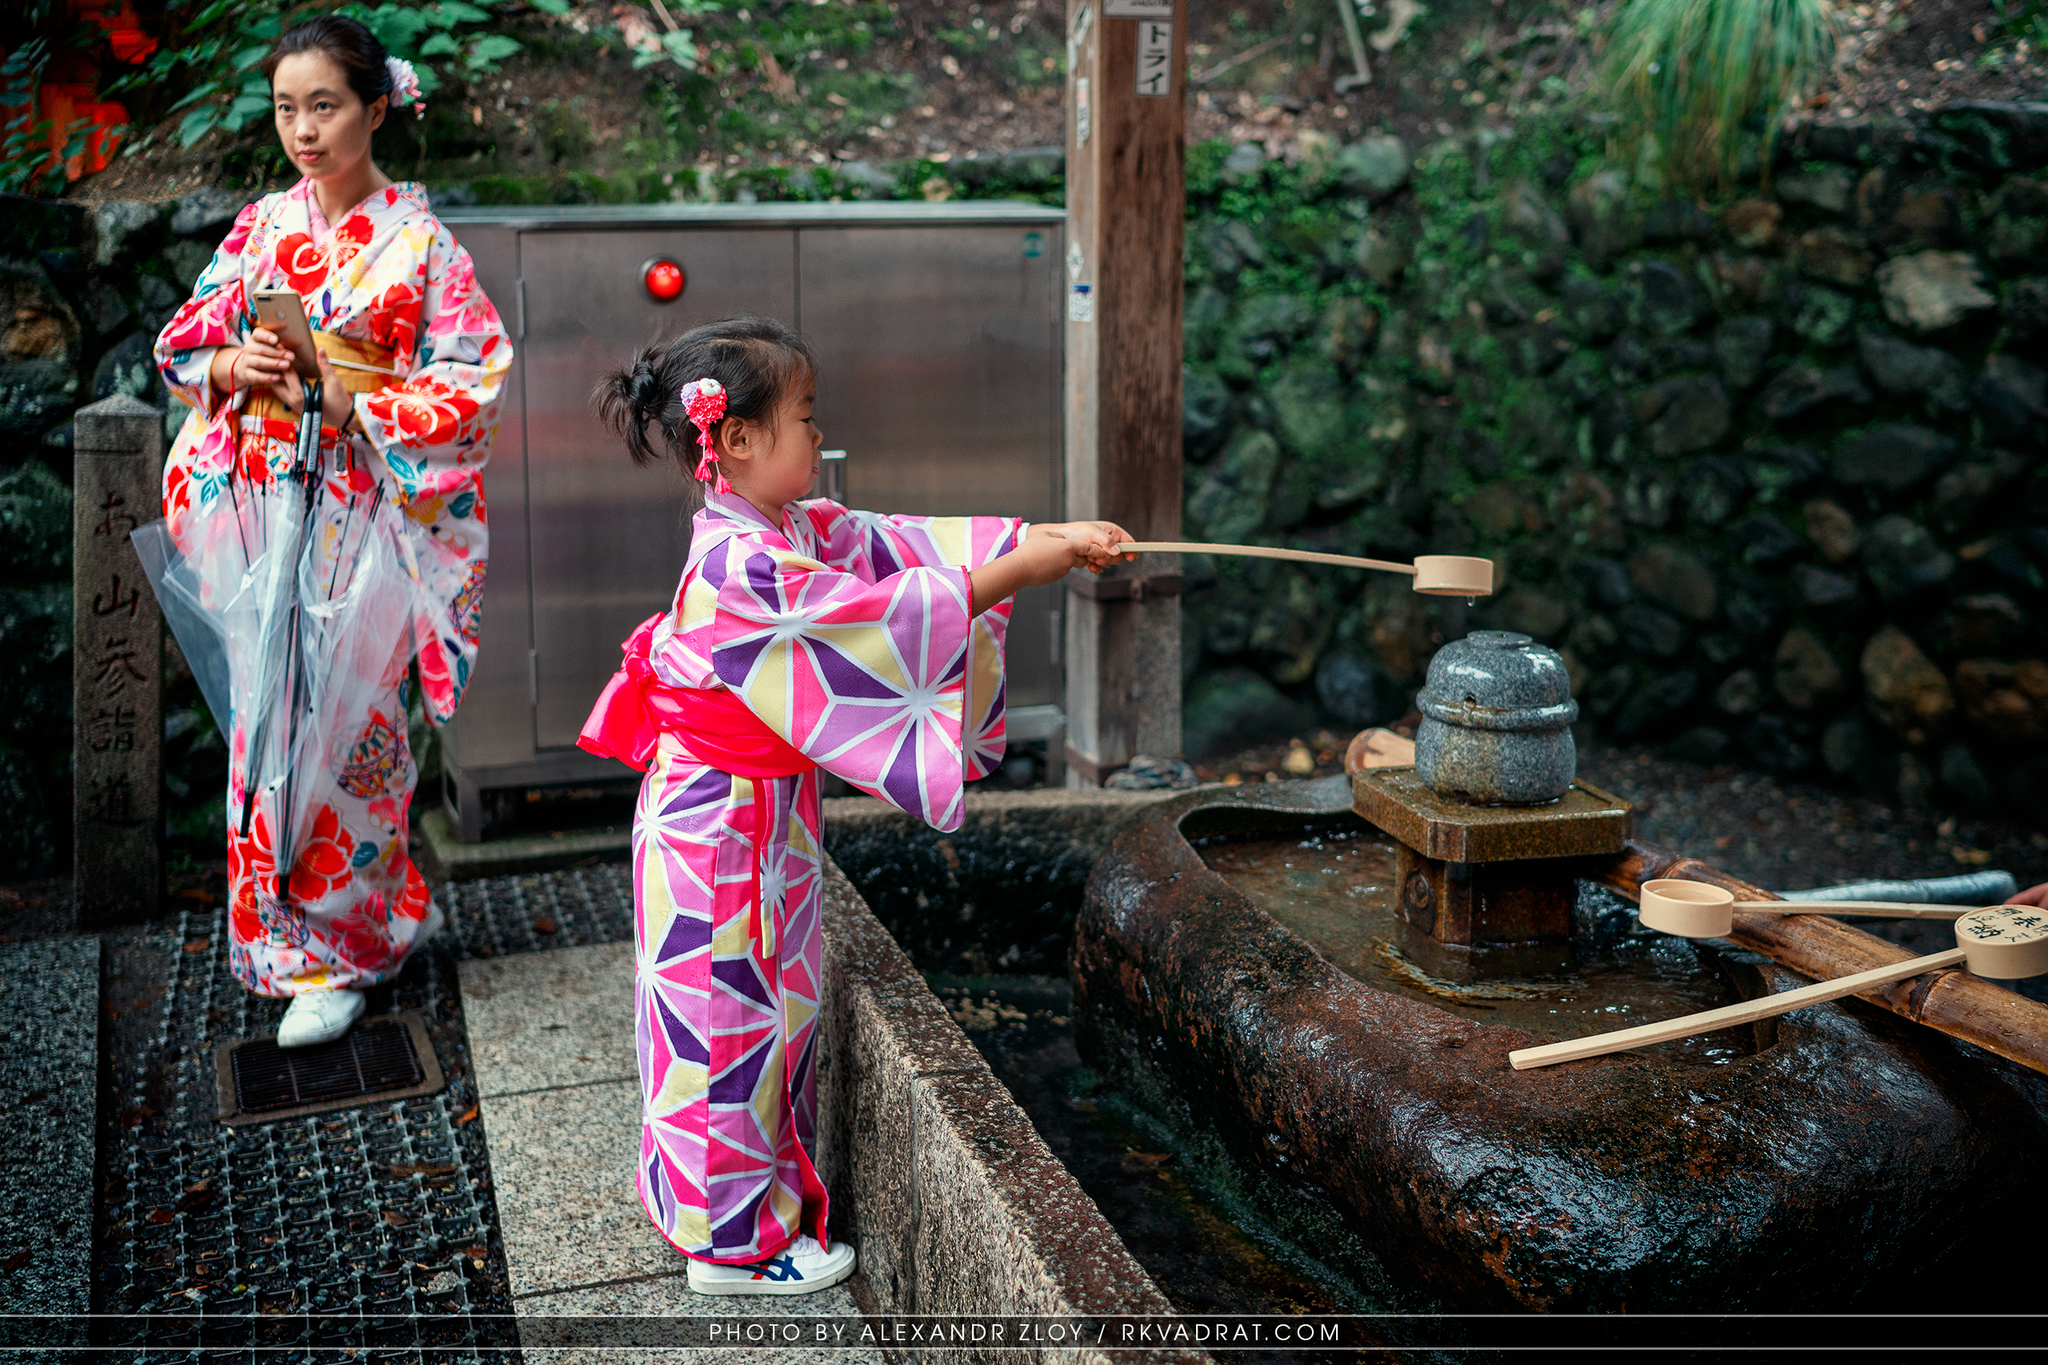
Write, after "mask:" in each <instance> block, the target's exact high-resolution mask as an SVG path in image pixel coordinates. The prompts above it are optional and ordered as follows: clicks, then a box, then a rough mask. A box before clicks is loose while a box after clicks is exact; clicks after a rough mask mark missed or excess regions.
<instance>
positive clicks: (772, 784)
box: [586, 492, 1024, 1264]
mask: <svg viewBox="0 0 2048 1365" xmlns="http://www.w3.org/2000/svg"><path fill="white" fill-rule="evenodd" d="M1023 532H1024V525H1023V523H1022V522H1019V521H1016V520H1014V519H1010V518H998V517H949V518H937V517H931V518H927V517H892V516H881V515H878V514H875V513H871V512H851V511H848V510H847V509H845V508H843V507H841V506H839V505H838V504H836V503H832V502H826V501H822V500H820V501H814V502H804V503H797V504H792V505H791V506H790V507H789V508H787V509H786V510H785V513H784V517H783V524H782V527H781V528H780V530H777V529H776V528H773V527H771V526H770V525H769V524H768V522H767V520H766V518H764V517H763V516H762V514H761V513H760V512H759V511H757V510H756V509H755V508H754V507H753V505H752V504H750V503H748V502H747V501H746V500H745V499H744V498H742V497H740V496H739V495H738V494H736V493H726V494H720V493H715V492H714V493H709V494H707V496H706V497H705V506H704V510H703V511H702V512H700V513H698V514H697V518H696V521H695V522H694V524H693V531H692V537H691V541H690V556H689V563H688V567H687V568H686V569H685V570H684V572H683V579H682V584H681V587H680V588H679V589H678V591H677V594H676V605H675V608H674V610H672V611H671V612H670V613H669V615H667V616H666V617H663V618H661V620H660V623H659V624H658V625H657V626H655V628H654V631H653V639H652V643H651V648H650V651H649V652H650V657H651V662H652V665H653V672H654V674H655V676H656V677H657V678H658V679H659V681H660V682H661V683H663V684H666V685H667V686H669V687H674V688H727V689H730V691H731V692H732V693H733V694H734V695H735V696H737V697H738V698H740V699H741V700H742V701H744V702H745V703H746V705H747V706H748V707H749V708H750V709H751V710H752V711H753V713H754V714H755V715H756V716H757V717H759V718H760V720H761V721H762V722H764V723H765V724H766V725H767V727H768V729H769V730H771V731H773V732H774V733H775V734H776V735H779V736H780V737H781V738H782V739H783V740H785V741H787V742H788V743H789V744H790V745H792V746H794V747H795V748H796V749H797V750H799V751H801V753H802V754H803V755H805V756H806V757H808V758H810V759H811V760H812V761H814V762H816V763H817V764H818V765H819V766H820V767H822V768H824V769H826V770H827V771H829V772H833V773H836V774H838V775H839V776H840V777H842V778H844V779H846V781H848V782H849V783H851V784H853V785H854V786H856V787H858V788H860V789H861V790H862V791H864V792H867V793H868V794H869V795H871V796H878V797H880V798H882V799H883V800H884V801H887V802H889V803H890V804H892V805H895V806H897V807H900V808H901V809H903V810H906V811H909V812H911V813H912V814H914V815H917V816H919V817H920V818H922V819H923V820H925V821H926V822H927V823H929V824H931V825H933V826H934V827H936V828H938V829H944V830H950V829H957V828H959V826H960V821H961V816H962V813H963V810H964V804H963V793H962V784H963V782H965V781H966V780H968V779H970V778H975V777H982V776H986V775H987V774H988V772H989V771H991V769H992V768H993V766H994V765H995V764H996V763H997V762H999V761H1000V760H1001V758H1002V753H1003V654H1002V651H1003V632H1004V629H1005V627H1006V626H1007V624H1008V620H1009V605H1008V603H1002V604H999V605H997V606H994V607H992V608H990V609H989V610H988V611H986V612H984V613H982V615H980V616H979V617H976V616H973V615H972V606H971V605H970V601H969V589H968V583H967V573H966V570H967V569H970V568H978V567H979V566H981V565H983V564H986V563H988V562H989V561H990V560H992V559H994V558H995V557H996V556H998V555H1000V554H1003V553H1004V552H1006V551H1008V550H1010V549H1013V548H1014V547H1015V546H1016V544H1017V542H1018V541H1019V539H1021V537H1022V535H1023ZM970 659H971V666H970ZM963 693H964V695H963ZM963 716H964V717H965V723H964V725H963ZM595 720H596V717H593V722H595ZM963 730H964V732H965V736H966V739H965V743H964V744H963V741H962V733H963ZM586 733H588V732H586ZM818 792H819V778H818V774H817V772H816V770H812V771H810V772H806V773H804V774H803V775H801V776H797V777H781V778H764V779H759V780H754V779H748V778H744V777H734V776H732V775H731V774H729V773H726V772H722V771H720V770H719V769H717V768H714V767H711V766H708V765H707V764H705V763H702V762H699V761H698V760H697V759H696V758H694V757H693V756H692V755H691V754H690V752H689V750H688V749H687V747H686V746H685V743H684V742H683V740H682V739H681V738H680V737H679V736H678V735H676V734H675V733H673V732H664V733H662V735H661V737H660V742H659V746H658V748H657V750H656V752H655V754H654V755H653V763H652V766H651V767H650V768H649V770H648V773H647V778H646V780H645V782H643V783H642V785H641V788H640V802H639V808H638V810H637V811H636V813H635V815H634V819H633V890H634V895H633V900H634V914H635V934H634V937H635V944H636V948H637V958H636V962H637V970H636V974H635V985H634V1007H635V1010H636V1013H637V1019H638V1029H637V1032H638V1042H639V1054H640V1084H641V1100H642V1126H641V1137H640V1167H639V1187H640V1198H641V1202H642V1203H643V1204H645V1205H646V1208H647V1212H648V1214H649V1216H650V1217H652V1218H653V1219H654V1222H655V1225H656V1226H657V1227H659V1228H660V1229H661V1231H662V1233H663V1235H664V1236H666V1237H667V1238H668V1239H669V1241H671V1242H672V1243H674V1244H675V1246H676V1247H677V1248H678V1249H679V1250H681V1251H683V1252H684V1253H685V1254H687V1255H690V1256H694V1257H698V1258H700V1259H703V1260H707V1261H719V1262H725V1263H729V1264H746V1263H749V1262H753V1261H758V1260H761V1259H762V1258H763V1257H766V1256H770V1255H773V1254H774V1253H775V1252H776V1251H778V1250H780V1249H781V1248H782V1246H783V1245H784V1244H785V1243H787V1242H788V1241H789V1240H790V1239H791V1238H792V1237H794V1236H795V1235H796V1234H797V1233H798V1232H799V1231H804V1232H809V1233H811V1234H812V1235H813V1236H815V1237H816V1238H817V1239H818V1240H819V1241H820V1242H825V1241H827V1240H828V1237H827V1232H826V1214H827V1199H826V1193H825V1188H824V1186H823V1184H822V1183H821V1182H820V1181H819V1180H818V1177H817V1174H816V1172H815V1171H813V1170H812V1168H811V1159H810V1155H809V1152H808V1150H807V1149H808V1148H809V1147H810V1146H811V1145H812V1144H813V1140H814V1137H813V1135H814V1133H815V1131H816V1106H817V1094H816V1075H817V1055H816V1044H817V1027H816V1021H817V1013H818V1004H819V998H818V991H819V973H820V970H821V967H822V960H823V937H822V933H821V926H820V919H819V911H820V906H821V903H822V881H821V878H820V874H819V858H820V849H821V848H822V843H821V840H820V834H819V826H818ZM757 800H765V801H767V802H768V803H769V806H768V810H767V812H766V814H767V818H768V831H769V832H768V834H767V837H766V840H765V846H764V848H763V849H762V853H763V857H762V866H761V872H760V877H761V882H760V884H761V897H762V900H763V901H764V902H766V904H767V907H768V909H769V912H770V914H769V922H768V926H767V927H768V929H769V936H768V938H769V941H766V942H764V941H763V936H762V933H761V927H762V926H761V924H760V922H759V919H758V916H757V913H756V908H755V906H754V904H753V879H754V875H755V858H754V848H753V845H752V843H751V842H750V840H749V837H748V835H749V832H750V831H751V830H752V829H753V828H754V815H755V812H754V810H753V809H752V804H753V803H754V802H755V801H757Z"/></svg>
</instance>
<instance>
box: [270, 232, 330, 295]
mask: <svg viewBox="0 0 2048 1365" xmlns="http://www.w3.org/2000/svg"><path fill="white" fill-rule="evenodd" d="M277 268H278V269H279V270H281V271H283V272H284V278H285V281H286V283H288V284H290V285H291V287H292V288H293V289H295V290H297V291H298V292H299V293H300V294H301V295H305V294H310V293H312V292H313V291H314V290H316V289H318V288H319V287H320V286H321V285H322V284H325V283H326V282H327V272H328V263H327V256H326V254H325V253H324V252H322V251H321V250H320V248H319V247H317V246H314V245H313V237H312V234H310V233H305V232H290V233H286V234H285V235H284V236H282V237H280V238H278V239H277Z"/></svg>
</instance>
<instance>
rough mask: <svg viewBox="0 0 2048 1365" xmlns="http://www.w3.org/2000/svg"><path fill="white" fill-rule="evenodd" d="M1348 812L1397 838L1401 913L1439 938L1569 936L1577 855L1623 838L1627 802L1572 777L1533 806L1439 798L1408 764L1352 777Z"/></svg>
mask: <svg viewBox="0 0 2048 1365" xmlns="http://www.w3.org/2000/svg"><path fill="white" fill-rule="evenodd" d="M1351 792H1352V808H1353V809H1354V810H1356V811H1357V812H1358V814H1360V815H1362V816H1364V817H1365V818H1366V819H1367V820H1370V821H1372V823H1373V824H1375V825H1377V826H1379V827H1380V828H1381V829H1383V830H1385V831H1386V832H1387V833H1388V834H1391V835H1393V836H1394V838H1395V839H1397V840H1398V841H1399V842H1400V849H1399V853H1398V855H1397V866H1398V871H1399V876H1400V878H1401V914H1402V917H1403V918H1405V919H1406V920H1407V921H1408V923H1409V925H1410V926H1411V927H1412V928H1414V929H1416V930H1418V931H1420V932H1421V933H1425V934H1428V935H1429V936H1430V937H1431V938H1433V939H1435V940H1436V941H1437V942H1439V943H1455V944H1462V945H1467V946H1472V945H1478V944H1485V943H1526V942H1529V941H1531V940H1534V939H1544V938H1569V937H1570V936H1571V931H1572V905H1573V903H1574V902H1575V901H1576V899H1577V897H1578V865H1577V860H1578V859H1580V858H1584V857H1590V856H1594V855H1612V854H1615V853H1619V852H1620V851H1621V848H1622V845H1623V844H1624V843H1625V842H1627V840H1628V832H1629V809H1630V808H1629V804H1628V802H1626V801H1623V800H1621V799H1620V798H1619V797H1616V796H1610V795H1608V794H1607V793H1606V792H1604V791H1601V790H1600V789H1599V788H1598V787H1594V786H1590V785H1588V784H1587V783H1584V782H1576V783H1574V784H1573V785H1572V789H1571V790H1570V791H1568V792H1566V793H1565V794H1564V795H1563V796H1562V797H1561V798H1559V799H1558V800H1556V801H1553V802H1550V803H1549V804H1548V805H1542V806H1475V805H1469V804H1466V803H1464V802H1461V801H1454V800H1451V799H1449V798H1447V797H1443V796H1439V795H1437V794H1436V793H1435V792H1433V791H1431V790H1430V789H1429V787H1428V786H1427V785H1425V784H1424V783H1423V781H1422V779H1421V778H1420V777H1419V776H1418V775H1417V773H1416V770H1415V769H1414V768H1409V767H1398V768H1395V767H1389V768H1371V769H1366V770H1363V771H1359V772H1354V773H1353V774H1352V777H1351Z"/></svg>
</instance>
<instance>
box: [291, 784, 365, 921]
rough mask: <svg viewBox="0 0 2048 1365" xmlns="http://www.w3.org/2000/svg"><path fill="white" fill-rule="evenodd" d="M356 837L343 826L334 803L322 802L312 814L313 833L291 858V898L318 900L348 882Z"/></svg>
mask: <svg viewBox="0 0 2048 1365" xmlns="http://www.w3.org/2000/svg"><path fill="white" fill-rule="evenodd" d="M355 851H356V841H355V840H354V839H352V838H350V837H349V833H348V831H347V830H345V829H343V828H342V827H341V817H339V816H337V815H336V814H335V813H334V807H332V806H322V807H321V808H320V812H319V814H317V815H315V816H314V817H313V837H312V838H311V839H308V840H307V841H306V846H305V847H304V848H302V849H300V850H299V852H298V856H297V857H295V858H293V859H292V898H293V899H294V900H300V901H317V900H320V899H322V898H324V897H325V896H327V895H328V894H330V893H331V892H333V891H335V890H337V889H338V888H340V887H343V886H346V885H348V882H349V877H350V875H351V873H352V871H353V869H352V867H351V864H350V859H352V858H353V857H354V856H355Z"/></svg>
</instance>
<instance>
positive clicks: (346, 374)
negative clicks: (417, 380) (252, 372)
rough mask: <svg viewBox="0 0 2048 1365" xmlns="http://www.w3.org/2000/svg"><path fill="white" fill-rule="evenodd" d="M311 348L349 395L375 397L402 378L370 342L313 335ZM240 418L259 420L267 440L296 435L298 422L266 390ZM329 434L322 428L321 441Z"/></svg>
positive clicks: (254, 397)
mask: <svg viewBox="0 0 2048 1365" xmlns="http://www.w3.org/2000/svg"><path fill="white" fill-rule="evenodd" d="M313 347H314V349H315V350H317V351H319V352H320V353H321V354H322V355H324V356H326V357H327V358H328V359H329V360H331V361H333V362H334V372H335V373H336V374H337V375H339V376H340V378H341V386H342V387H343V388H344V389H347V390H348V391H349V392H350V393H352V394H356V393H376V392H378V391H380V390H383V389H388V388H390V387H391V386H392V385H394V384H397V383H400V382H401V381H403V380H404V378H405V376H404V375H403V374H399V373H397V372H395V371H394V370H393V369H392V364H391V361H392V354H391V351H390V349H389V348H388V347H384V346H379V345H378V344H377V343H375V342H374V341H357V340H355V339H354V338H353V337H344V336H336V335H335V334H334V333H332V332H315V333H313ZM242 415H243V416H245V417H257V418H261V419H262V421H263V424H264V426H263V430H264V434H265V435H267V436H276V437H280V438H282V439H284V440H291V439H293V438H294V437H295V436H297V435H298V430H299V419H298V418H297V417H294V416H293V415H292V411H291V409H290V408H287V407H286V406H285V405H284V404H283V403H281V402H279V401H278V399H277V397H276V396H275V395H274V394H272V393H271V392H270V391H269V390H268V389H265V390H263V391H262V392H260V393H259V392H254V391H252V392H251V393H250V394H249V403H248V406H246V407H245V408H243V409H242ZM333 430H334V429H333V428H332V427H328V426H324V425H323V426H322V427H321V439H322V440H326V439H329V437H330V436H331V434H332V432H333Z"/></svg>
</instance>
